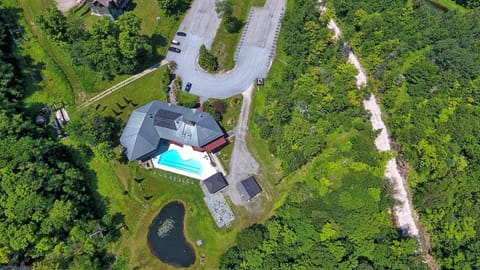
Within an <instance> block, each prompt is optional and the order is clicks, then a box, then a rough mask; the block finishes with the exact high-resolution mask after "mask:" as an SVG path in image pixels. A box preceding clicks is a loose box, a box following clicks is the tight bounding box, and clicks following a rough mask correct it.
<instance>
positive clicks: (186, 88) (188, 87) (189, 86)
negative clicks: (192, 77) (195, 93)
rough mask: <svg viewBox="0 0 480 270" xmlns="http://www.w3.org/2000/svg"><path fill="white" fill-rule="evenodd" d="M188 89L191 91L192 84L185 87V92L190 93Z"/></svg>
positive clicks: (189, 83)
mask: <svg viewBox="0 0 480 270" xmlns="http://www.w3.org/2000/svg"><path fill="white" fill-rule="evenodd" d="M190 89H192V83H191V82H188V83H187V85H185V92H187V93H188V92H190Z"/></svg>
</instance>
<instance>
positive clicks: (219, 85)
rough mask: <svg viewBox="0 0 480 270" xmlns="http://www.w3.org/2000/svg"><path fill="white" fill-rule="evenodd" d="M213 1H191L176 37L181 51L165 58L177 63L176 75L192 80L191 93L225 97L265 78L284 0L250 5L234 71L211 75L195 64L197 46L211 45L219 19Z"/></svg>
mask: <svg viewBox="0 0 480 270" xmlns="http://www.w3.org/2000/svg"><path fill="white" fill-rule="evenodd" d="M215 2H216V0H203V1H199V0H197V1H194V2H193V4H192V7H191V9H190V10H189V11H188V13H187V15H186V16H185V18H184V20H183V22H182V24H181V25H180V28H179V31H183V32H186V33H187V36H186V37H181V36H176V37H175V39H176V40H178V41H179V42H180V45H179V46H176V47H178V48H180V49H181V50H182V51H181V53H174V52H168V54H167V57H166V59H167V60H168V61H172V60H173V61H175V62H176V63H177V71H176V74H177V76H180V77H181V78H182V80H183V82H184V85H185V84H186V83H187V82H191V83H192V88H191V91H190V92H191V93H193V94H195V95H198V96H200V97H202V98H222V99H223V98H228V97H231V96H234V95H236V94H240V93H242V92H244V91H245V89H247V88H248V86H249V85H250V84H251V83H252V82H253V81H255V80H256V79H257V78H264V77H266V75H267V73H268V69H269V68H270V64H271V62H272V59H273V57H274V52H275V44H276V38H277V36H278V31H279V28H280V22H281V17H282V15H283V10H284V8H285V5H286V0H267V2H266V4H265V6H264V7H263V8H253V9H252V11H251V12H250V16H249V19H248V20H247V24H246V26H245V27H244V33H242V38H241V41H240V43H239V45H238V46H239V47H238V48H237V57H236V59H237V61H236V66H235V68H234V69H233V70H230V71H228V72H224V73H218V74H210V73H207V72H205V71H203V70H202V69H201V68H200V67H199V66H198V64H197V58H198V52H199V49H200V46H201V45H202V44H205V46H207V48H210V47H211V45H212V43H213V39H214V37H215V34H216V32H217V29H218V27H219V25H220V22H221V20H220V19H219V18H218V16H217V14H216V12H215Z"/></svg>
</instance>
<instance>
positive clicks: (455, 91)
mask: <svg viewBox="0 0 480 270" xmlns="http://www.w3.org/2000/svg"><path fill="white" fill-rule="evenodd" d="M456 2H459V3H470V4H473V2H475V1H456ZM477 2H478V1H477ZM333 4H334V6H335V11H336V14H337V16H338V17H339V19H340V20H341V23H342V25H345V27H347V28H348V29H347V30H346V31H345V33H346V35H347V38H348V39H350V40H352V42H351V44H350V45H351V46H352V48H353V50H354V51H355V52H356V53H358V54H359V56H360V58H361V59H362V60H363V64H365V66H366V68H367V70H368V73H369V74H371V76H370V79H371V80H370V81H369V83H370V84H371V85H372V86H373V89H374V91H375V92H376V93H377V94H378V95H379V97H380V99H381V101H382V103H383V105H384V108H385V110H386V112H387V115H388V117H387V120H388V122H387V125H388V126H389V129H390V131H391V133H392V136H393V137H394V138H395V140H396V142H397V143H398V144H400V145H401V148H400V149H401V152H400V156H401V157H402V158H403V159H404V160H406V161H407V162H408V164H409V165H410V168H409V171H408V173H409V184H410V187H411V188H412V190H413V199H414V205H415V207H416V208H417V210H418V211H419V217H420V220H421V222H422V224H423V225H424V227H425V228H426V229H427V231H428V233H429V235H430V239H431V244H432V253H433V256H434V257H435V259H436V260H437V262H438V263H439V264H440V265H441V266H442V267H443V268H445V269H472V268H473V269H474V268H476V267H478V266H479V265H480V261H479V258H480V256H479V253H478V251H479V245H480V236H479V235H478V233H475V232H478V231H480V223H479V222H477V220H479V218H480V209H479V208H478V207H475V206H474V205H476V204H478V201H479V196H478V194H480V193H479V191H480V182H479V180H480V178H479V175H480V174H479V173H480V167H479V164H480V163H479V161H480V155H479V153H480V152H479V150H480V149H479V145H480V140H479V138H480V137H479V136H480V134H479V128H480V120H479V117H478V115H479V113H480V106H479V105H480V104H479V102H478V98H479V89H480V84H479V76H480V61H479V60H480V53H479V52H480V40H479V39H478V38H476V36H477V35H478V33H480V26H479V24H478V18H479V16H480V11H479V10H478V9H476V10H467V11H465V12H459V11H457V10H452V11H445V10H442V9H437V8H436V6H434V5H431V4H430V3H429V2H428V1H414V2H413V5H408V4H407V3H405V1H346V0H342V1H334V2H333ZM466 6H467V7H468V6H469V4H467V5H466ZM349 26H351V27H349Z"/></svg>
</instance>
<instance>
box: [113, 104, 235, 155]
mask: <svg viewBox="0 0 480 270" xmlns="http://www.w3.org/2000/svg"><path fill="white" fill-rule="evenodd" d="M120 143H121V144H122V146H123V147H124V149H125V154H126V156H127V158H128V160H130V161H132V160H141V161H145V160H148V159H150V158H152V157H154V156H156V155H158V154H160V153H162V152H164V151H166V150H167V149H168V145H169V144H176V145H180V146H183V145H188V146H191V147H192V148H193V150H195V151H199V152H211V151H213V150H215V149H216V148H218V147H220V146H222V145H224V144H226V143H227V141H226V139H225V134H224V132H223V131H222V129H221V128H220V126H219V125H218V124H217V122H216V121H215V119H213V117H212V116H211V115H210V114H208V113H206V112H203V111H201V110H198V109H189V108H185V107H182V106H177V105H173V104H170V103H164V102H160V101H152V102H150V103H148V104H147V105H144V106H142V107H140V108H138V109H136V110H134V111H133V112H132V114H131V115H130V118H129V119H128V122H127V125H126V127H125V129H124V131H123V134H122V136H121V137H120Z"/></svg>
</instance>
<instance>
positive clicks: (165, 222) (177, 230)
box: [148, 202, 195, 267]
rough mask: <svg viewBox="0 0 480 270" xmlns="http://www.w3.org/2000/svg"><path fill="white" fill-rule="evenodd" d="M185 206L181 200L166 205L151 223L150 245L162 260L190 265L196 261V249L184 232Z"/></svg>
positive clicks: (174, 263)
mask: <svg viewBox="0 0 480 270" xmlns="http://www.w3.org/2000/svg"><path fill="white" fill-rule="evenodd" d="M184 217H185V207H184V206H183V204H182V203H180V202H171V203H169V204H167V205H165V206H164V207H163V208H162V210H161V211H160V213H159V214H158V216H157V217H156V218H155V219H154V220H153V222H152V224H150V228H149V230H148V245H149V246H150V250H151V251H152V253H153V254H154V255H155V256H156V257H157V258H159V259H160V260H161V261H162V262H164V263H168V264H171V265H175V266H181V267H188V266H190V265H192V264H193V263H194V262H195V251H194V250H193V247H192V245H190V243H188V242H187V240H186V239H185V235H184V234H183V226H184V225H183V218H184Z"/></svg>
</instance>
